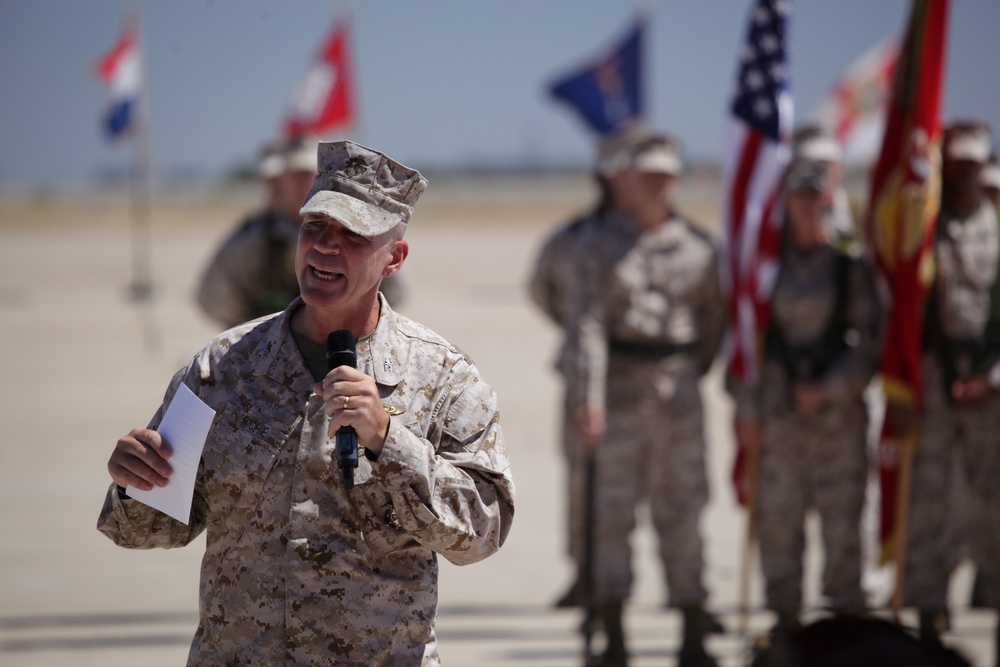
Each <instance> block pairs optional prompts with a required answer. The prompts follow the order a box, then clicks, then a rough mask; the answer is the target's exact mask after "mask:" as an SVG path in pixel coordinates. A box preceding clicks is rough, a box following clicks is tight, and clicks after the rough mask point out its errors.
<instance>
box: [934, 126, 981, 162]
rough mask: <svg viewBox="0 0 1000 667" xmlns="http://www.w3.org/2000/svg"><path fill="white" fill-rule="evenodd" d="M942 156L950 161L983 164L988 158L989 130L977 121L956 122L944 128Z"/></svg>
mask: <svg viewBox="0 0 1000 667" xmlns="http://www.w3.org/2000/svg"><path fill="white" fill-rule="evenodd" d="M944 154H945V156H946V157H947V158H949V159H952V160H968V161H970V162H979V163H980V164H985V163H986V161H987V160H989V158H990V128H989V126H988V125H987V124H986V123H984V122H982V121H978V120H966V121H956V122H954V123H952V124H951V125H949V126H948V127H946V128H945V131H944Z"/></svg>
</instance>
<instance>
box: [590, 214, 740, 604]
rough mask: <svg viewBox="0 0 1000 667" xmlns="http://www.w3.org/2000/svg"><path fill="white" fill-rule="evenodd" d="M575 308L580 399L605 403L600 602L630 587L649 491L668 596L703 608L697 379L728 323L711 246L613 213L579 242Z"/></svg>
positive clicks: (678, 229) (679, 222)
mask: <svg viewBox="0 0 1000 667" xmlns="http://www.w3.org/2000/svg"><path fill="white" fill-rule="evenodd" d="M582 256H583V258H584V267H583V273H582V276H581V287H582V292H581V295H582V298H581V301H580V303H579V304H578V306H577V308H578V309H579V310H578V311H577V313H578V314H577V315H576V316H575V317H574V322H575V326H574V328H573V332H574V334H573V335H574V336H575V337H576V338H577V339H578V341H577V342H576V343H571V345H578V348H574V349H575V350H576V354H577V360H576V364H575V365H576V368H577V369H578V371H577V372H578V373H579V377H580V378H581V381H580V384H579V389H578V390H579V391H580V399H579V400H581V401H586V402H587V403H588V404H589V405H592V406H605V408H606V414H607V417H606V423H607V428H606V431H605V435H604V438H603V439H602V441H601V442H600V443H598V445H597V449H596V452H595V457H596V468H597V474H596V486H597V489H596V493H597V496H596V525H595V560H596V569H595V578H596V581H595V584H596V595H597V599H598V601H599V602H602V603H604V602H610V601H615V600H623V599H625V598H627V597H628V595H629V592H630V589H631V585H632V568H631V549H630V546H629V534H630V532H631V531H632V529H633V527H634V526H635V510H636V505H637V504H638V503H639V501H641V500H643V499H644V498H645V499H648V501H649V506H650V510H651V515H652V519H653V523H654V525H655V528H656V532H657V534H658V536H659V553H660V558H661V560H662V562H663V564H664V569H665V576H666V582H667V588H668V591H669V599H670V604H671V605H672V606H676V607H698V606H700V605H702V603H703V602H704V601H705V599H706V598H707V591H706V590H705V587H704V585H703V584H702V570H703V556H702V540H701V535H700V534H699V531H698V521H699V518H700V515H701V511H702V509H703V507H704V506H705V504H706V502H707V500H708V481H707V474H706V469H705V442H704V434H703V418H702V405H701V396H700V393H699V388H698V383H699V380H700V378H701V376H702V375H703V374H704V373H705V372H706V371H707V370H708V369H709V367H710V366H711V364H712V361H713V359H714V358H715V355H716V353H717V352H718V349H719V344H720V341H721V337H722V332H723V326H724V313H723V301H722V296H721V293H720V287H719V276H718V266H717V259H716V250H715V247H714V245H713V243H712V242H711V240H710V239H708V238H707V237H706V236H705V235H704V234H702V233H701V232H699V231H697V230H696V229H695V228H694V227H693V226H692V225H691V224H690V223H688V222H687V221H685V220H683V219H681V218H679V217H677V216H675V215H673V216H671V217H670V219H668V220H667V221H666V222H665V223H664V224H663V225H662V226H661V227H659V228H658V229H656V230H653V231H642V230H641V229H640V228H639V227H638V225H637V224H636V223H635V222H634V221H633V220H632V219H631V218H630V217H628V216H624V215H614V216H609V217H608V218H607V219H606V222H605V224H604V225H603V226H601V227H600V228H599V229H597V230H594V231H593V233H591V234H589V235H588V237H587V239H586V241H585V248H584V252H583V253H582Z"/></svg>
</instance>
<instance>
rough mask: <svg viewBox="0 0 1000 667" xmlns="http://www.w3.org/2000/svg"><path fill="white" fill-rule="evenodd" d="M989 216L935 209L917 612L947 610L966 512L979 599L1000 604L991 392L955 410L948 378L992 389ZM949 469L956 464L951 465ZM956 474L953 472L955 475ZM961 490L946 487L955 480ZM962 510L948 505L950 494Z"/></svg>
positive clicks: (999, 413) (996, 402) (913, 541)
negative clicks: (980, 349)
mask: <svg viewBox="0 0 1000 667" xmlns="http://www.w3.org/2000/svg"><path fill="white" fill-rule="evenodd" d="M997 226H998V221H997V214H996V211H995V210H994V209H993V207H992V206H991V205H990V204H989V203H986V202H984V203H983V204H982V205H981V206H980V207H979V209H978V210H977V211H976V212H975V213H974V214H973V215H971V216H970V217H969V218H968V219H966V220H961V219H958V218H957V217H956V216H954V215H953V214H951V213H950V212H948V211H947V210H944V209H942V211H941V214H940V216H939V217H938V223H937V241H936V243H935V248H934V256H935V261H936V265H937V274H936V279H935V286H934V296H933V298H932V299H931V301H930V305H929V309H928V312H927V321H928V324H929V330H928V332H927V335H926V351H925V354H924V357H923V363H922V374H923V378H922V381H923V391H924V405H923V411H922V415H921V425H920V435H919V442H918V445H917V450H916V456H915V457H914V462H913V478H912V487H911V488H912V491H911V503H910V514H909V528H908V531H909V532H908V534H909V541H908V547H907V561H906V564H907V570H906V577H905V580H904V581H905V593H906V594H905V601H906V603H907V604H908V605H912V606H915V607H919V608H921V609H930V610H934V609H936V610H943V609H945V608H946V602H947V589H948V579H949V577H950V575H951V572H952V570H953V568H954V567H955V566H956V565H957V564H958V563H957V561H958V553H957V549H956V545H955V540H956V539H962V538H963V537H965V535H956V533H955V531H954V530H953V527H954V525H955V524H956V523H960V521H959V517H957V516H956V514H962V513H964V512H969V515H968V520H969V521H970V522H971V527H970V530H968V531H967V533H968V534H967V539H968V540H969V547H970V549H971V556H972V559H973V561H974V562H975V564H976V567H977V570H978V577H979V582H978V584H979V585H980V586H981V590H980V591H979V592H980V594H981V595H982V596H983V599H982V601H981V602H982V603H983V604H984V605H985V606H988V607H993V608H1000V483H998V482H997V480H1000V436H998V434H1000V395H996V394H995V395H993V396H992V397H990V398H989V399H988V400H987V401H986V402H985V403H983V404H981V405H979V406H976V407H962V408H958V407H956V406H955V405H954V403H952V402H951V400H950V399H949V398H948V393H947V385H949V384H950V382H951V381H953V380H954V379H961V378H964V377H968V376H969V375H972V374H981V375H985V376H987V377H988V379H989V381H990V384H991V385H992V386H993V387H994V388H995V389H1000V346H997V345H996V343H994V346H993V349H992V350H990V351H986V352H985V353H977V352H976V351H975V349H974V348H975V347H976V345H977V344H982V343H985V342H986V338H987V336H986V334H987V325H988V324H989V322H990V320H991V317H990V309H991V297H992V293H993V290H994V285H995V283H996V281H997V268H998V247H1000V239H998V231H997ZM956 466H957V468H956ZM956 475H957V476H956ZM956 479H958V480H960V483H962V484H963V485H964V486H965V488H964V489H961V490H959V492H958V493H956V490H955V489H954V488H953V485H954V483H955V480H956ZM961 496H964V497H965V498H966V499H967V501H968V503H969V507H968V508H966V509H964V511H962V512H957V511H956V510H957V508H956V505H955V504H954V502H948V500H952V501H954V499H955V498H956V497H961Z"/></svg>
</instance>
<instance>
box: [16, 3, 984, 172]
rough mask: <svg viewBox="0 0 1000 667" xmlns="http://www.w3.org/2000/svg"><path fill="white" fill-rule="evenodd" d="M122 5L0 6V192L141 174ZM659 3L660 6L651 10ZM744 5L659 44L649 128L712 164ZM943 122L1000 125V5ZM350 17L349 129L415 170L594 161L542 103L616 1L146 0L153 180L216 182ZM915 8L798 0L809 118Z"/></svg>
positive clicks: (682, 28)
mask: <svg viewBox="0 0 1000 667" xmlns="http://www.w3.org/2000/svg"><path fill="white" fill-rule="evenodd" d="M131 4H135V3H133V2H125V1H124V0H87V1H84V0H0V91H2V94H0V188H10V187H24V186H27V187H40V186H53V187H62V186H74V187H83V186H87V185H88V184H91V183H93V181H94V176H95V174H96V173H97V171H98V170H100V169H107V168H114V167H116V166H119V167H120V166H122V165H125V164H128V163H129V162H130V160H131V157H130V155H131V153H130V149H129V148H128V147H124V146H117V147H116V146H112V145H109V144H108V143H107V142H106V141H105V140H104V138H103V136H102V135H101V133H100V130H99V118H100V116H101V114H102V112H103V109H104V105H105V102H106V91H105V89H104V87H103V86H102V85H101V84H100V82H99V81H98V80H97V79H96V77H95V76H94V75H93V66H94V63H95V62H96V60H97V58H98V57H99V56H100V55H101V54H103V53H104V52H105V51H106V50H108V49H109V48H110V47H111V46H112V45H113V44H114V42H115V41H116V40H117V38H118V35H119V32H120V29H121V23H122V16H123V13H124V9H125V8H126V6H129V5H131ZM647 4H648V3H647ZM749 5H750V3H749V1H743V0H740V1H737V0H661V1H660V2H659V3H657V4H655V5H654V6H653V14H652V22H651V25H650V29H649V33H648V42H647V51H646V57H647V72H646V85H647V90H648V92H647V103H648V120H649V122H650V124H651V125H654V126H656V127H658V128H660V129H664V130H669V131H671V132H673V133H675V134H677V135H678V136H680V137H681V139H682V140H683V142H684V146H685V151H686V153H687V155H688V156H689V158H693V159H708V160H716V159H718V158H719V156H720V155H721V153H722V146H721V140H722V128H723V125H724V119H725V114H726V107H727V104H728V101H729V98H730V95H731V94H732V91H733V88H734V77H735V75H736V54H737V50H738V47H739V44H740V43H741V41H742V39H743V32H744V23H745V20H746V14H747V10H748V7H749ZM952 5H953V6H952V13H951V19H950V31H949V45H948V63H947V79H946V84H945V94H946V99H945V104H944V114H945V117H946V118H950V117H955V116H958V115H963V116H965V115H972V116H979V117H982V118H985V119H987V120H988V121H990V122H991V124H992V125H993V127H994V128H997V130H998V131H1000V79H998V77H997V74H996V63H997V62H1000V2H997V1H996V0H953V3H952ZM344 8H349V9H350V12H351V20H352V25H353V33H352V38H353V56H354V69H355V75H356V83H357V90H358V94H359V112H360V116H361V119H362V122H361V123H360V125H359V127H357V128H355V130H353V131H351V132H350V133H347V134H346V135H345V134H338V135H335V138H339V137H341V136H349V137H350V138H353V139H355V140H357V141H360V142H362V143H365V144H368V145H370V146H372V147H374V148H378V149H381V150H384V151H385V152H387V153H389V154H390V155H392V156H393V157H395V158H397V159H399V160H400V161H402V162H404V163H406V164H411V165H413V166H416V167H423V168H430V167H449V166H456V165H462V164H466V163H469V162H477V163H502V164H520V163H539V162H541V163H543V164H552V163H566V162H575V163H577V164H580V165H589V164H590V161H591V159H592V151H593V145H594V137H593V135H592V134H591V133H590V131H589V130H588V129H587V128H586V127H584V126H583V124H582V123H581V122H580V121H579V120H578V119H577V117H576V116H575V115H572V114H571V113H570V112H569V110H568V109H567V108H566V107H564V106H562V105H560V104H557V103H555V102H554V101H553V100H551V99H550V98H549V97H548V96H547V94H546V87H547V85H548V83H549V82H550V81H551V80H552V79H553V78H555V77H557V76H559V75H561V74H563V73H565V72H566V71H568V70H569V69H572V68H574V67H576V66H577V65H579V64H580V63H581V62H582V61H584V60H586V59H588V58H590V57H592V56H594V55H596V54H597V53H598V52H600V51H601V50H603V49H604V48H605V47H607V46H608V45H610V44H611V43H613V42H614V41H616V40H617V39H618V38H619V37H620V36H621V35H622V34H623V33H624V31H625V30H626V28H627V26H628V25H629V23H630V21H631V18H632V16H633V14H634V11H635V4H634V3H632V2H614V1H612V0H504V1H503V2H498V1H494V2H486V1H483V0H421V1H419V2H417V1H414V0H378V1H377V2H376V1H371V2H355V3H353V6H352V5H348V4H346V3H333V2H330V1H329V0H325V1H323V2H319V1H312V0H280V1H279V0H160V1H153V0H146V2H145V3H143V4H142V15H143V21H142V23H143V32H144V51H145V57H146V68H147V79H148V85H149V96H150V100H149V102H150V106H151V110H152V118H151V126H152V133H151V143H152V152H153V157H154V161H155V163H156V165H157V170H158V171H159V172H160V173H167V172H170V171H172V170H176V169H186V168H192V169H196V170H201V171H204V172H207V173H208V174H210V175H211V174H216V173H219V172H221V171H223V170H225V169H227V168H230V167H232V166H234V165H236V164H238V163H240V162H245V161H249V160H251V159H252V157H253V155H254V153H255V152H256V150H257V148H258V147H259V146H260V144H261V143H262V142H264V141H266V140H268V139H271V138H273V137H274V136H276V134H277V132H278V128H279V125H280V121H281V119H282V117H283V115H284V112H285V110H286V109H287V107H288V105H289V101H290V99H291V97H292V93H293V91H294V89H295V87H296V85H297V83H298V81H299V79H300V78H301V76H302V75H303V74H304V72H305V70H306V69H307V66H308V65H309V63H310V61H311V60H312V57H313V55H314V53H315V51H316V49H317V48H318V46H319V44H320V42H321V41H322V39H323V38H324V37H325V35H326V34H327V32H328V31H329V29H330V27H331V25H332V24H333V21H334V17H335V16H336V15H339V11H340V10H343V9H344ZM908 8H909V1H908V0H877V1H873V0H799V1H797V2H795V3H794V14H793V16H792V19H791V27H790V30H791V32H790V35H791V36H790V58H791V70H792V86H793V92H794V95H795V105H796V117H797V118H799V119H801V118H803V117H804V116H805V115H806V114H807V113H808V112H810V111H811V110H812V109H813V108H814V106H815V105H816V104H817V103H818V102H819V100H820V99H821V98H822V96H823V95H824V94H825V93H826V91H827V90H828V89H829V88H830V86H831V85H832V84H833V82H834V81H835V80H836V78H837V76H838V75H839V74H840V73H841V72H842V71H843V69H844V68H846V67H847V66H848V65H849V64H850V63H851V62H852V61H853V60H854V59H855V58H856V57H858V56H859V55H860V54H861V53H863V52H864V51H866V50H867V49H868V48H870V47H871V46H873V45H874V44H875V43H876V42H878V41H879V40H881V39H882V38H884V37H886V36H887V35H890V34H899V33H900V32H901V30H902V27H903V24H904V22H905V18H906V14H907V12H908Z"/></svg>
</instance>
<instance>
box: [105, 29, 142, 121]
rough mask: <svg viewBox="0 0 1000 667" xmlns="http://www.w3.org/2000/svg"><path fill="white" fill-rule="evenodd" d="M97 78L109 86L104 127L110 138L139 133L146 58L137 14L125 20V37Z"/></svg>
mask: <svg viewBox="0 0 1000 667" xmlns="http://www.w3.org/2000/svg"><path fill="white" fill-rule="evenodd" d="M96 69H97V76H98V77H99V78H100V79H101V81H103V82H104V84H105V85H106V86H107V87H108V94H109V95H108V96H109V99H108V108H107V110H106V111H105V113H104V117H103V122H102V127H103V129H104V133H105V134H106V135H107V137H108V138H109V139H119V138H121V137H124V136H127V135H129V134H131V133H132V132H134V131H135V129H136V126H137V125H138V122H139V100H140V97H141V95H142V56H141V54H140V51H139V26H138V20H137V18H136V16H135V15H129V16H127V17H126V19H125V25H124V27H123V29H122V34H121V37H119V39H118V42H117V43H116V44H115V45H114V47H113V48H112V49H111V50H110V51H109V52H108V53H106V54H105V55H104V56H103V57H102V58H101V59H100V60H99V61H98V63H97V68H96Z"/></svg>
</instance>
